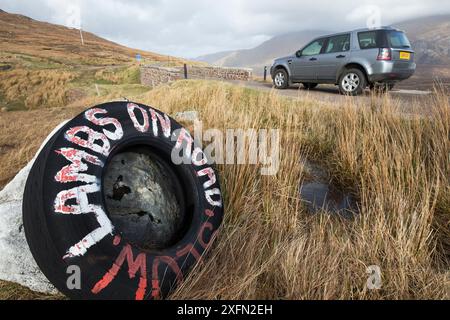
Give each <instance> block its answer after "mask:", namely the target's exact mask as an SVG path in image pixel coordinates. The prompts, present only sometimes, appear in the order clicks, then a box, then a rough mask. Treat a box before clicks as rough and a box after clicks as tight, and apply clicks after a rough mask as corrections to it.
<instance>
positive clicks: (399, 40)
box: [387, 31, 411, 49]
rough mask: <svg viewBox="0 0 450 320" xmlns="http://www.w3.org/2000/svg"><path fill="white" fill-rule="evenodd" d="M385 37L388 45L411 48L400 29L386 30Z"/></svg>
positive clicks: (397, 47)
mask: <svg viewBox="0 0 450 320" xmlns="http://www.w3.org/2000/svg"><path fill="white" fill-rule="evenodd" d="M387 39H388V43H389V47H391V48H395V49H401V48H411V44H410V43H409V40H408V38H407V37H406V34H405V33H404V32H401V31H388V32H387Z"/></svg>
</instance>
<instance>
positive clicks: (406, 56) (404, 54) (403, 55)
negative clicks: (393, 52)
mask: <svg viewBox="0 0 450 320" xmlns="http://www.w3.org/2000/svg"><path fill="white" fill-rule="evenodd" d="M400 59H402V60H409V59H411V53H409V52H400Z"/></svg>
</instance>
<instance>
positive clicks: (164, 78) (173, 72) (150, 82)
mask: <svg viewBox="0 0 450 320" xmlns="http://www.w3.org/2000/svg"><path fill="white" fill-rule="evenodd" d="M183 78H184V74H182V73H181V72H180V70H179V69H178V68H167V67H159V66H144V67H142V68H141V83H142V84H143V85H146V86H151V87H155V86H157V85H159V84H161V83H167V82H172V81H175V80H180V79H183Z"/></svg>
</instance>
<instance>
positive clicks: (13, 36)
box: [0, 10, 180, 65]
mask: <svg viewBox="0 0 450 320" xmlns="http://www.w3.org/2000/svg"><path fill="white" fill-rule="evenodd" d="M82 36H83V40H84V44H82V42H81V35H80V31H79V30H78V29H73V28H67V27H64V26H60V25H55V24H51V23H47V22H41V21H36V20H33V19H31V18H28V17H26V16H23V15H19V14H10V13H7V12H5V11H3V10H0V41H1V43H2V47H1V49H0V51H1V53H2V54H3V55H4V53H6V52H9V53H20V54H26V55H31V56H33V57H40V58H43V59H46V60H49V59H52V60H53V61H54V62H56V63H58V62H60V63H64V64H66V65H74V64H75V65H76V64H89V65H114V64H119V63H125V62H131V61H133V60H134V59H135V56H136V54H137V53H139V54H141V56H142V57H143V58H144V59H148V60H152V61H167V60H168V57H167V56H163V55H159V54H155V53H151V52H146V51H142V50H137V49H131V48H127V47H125V46H122V45H119V44H117V43H114V42H112V41H108V40H106V39H103V38H100V37H98V36H96V35H94V34H92V33H90V32H86V31H83V32H82ZM172 59H173V60H180V59H175V58H172Z"/></svg>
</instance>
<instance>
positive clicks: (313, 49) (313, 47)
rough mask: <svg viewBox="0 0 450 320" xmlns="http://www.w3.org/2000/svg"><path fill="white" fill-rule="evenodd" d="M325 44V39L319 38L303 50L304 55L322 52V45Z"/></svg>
mask: <svg viewBox="0 0 450 320" xmlns="http://www.w3.org/2000/svg"><path fill="white" fill-rule="evenodd" d="M324 44H325V39H318V40H315V41H313V42H311V43H310V44H309V45H308V46H307V47H305V48H304V49H303V50H302V56H315V55H317V54H320V51H322V47H323V45H324Z"/></svg>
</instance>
